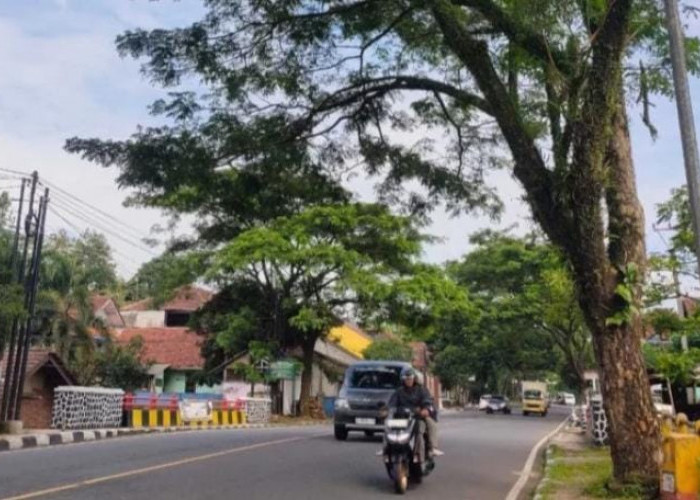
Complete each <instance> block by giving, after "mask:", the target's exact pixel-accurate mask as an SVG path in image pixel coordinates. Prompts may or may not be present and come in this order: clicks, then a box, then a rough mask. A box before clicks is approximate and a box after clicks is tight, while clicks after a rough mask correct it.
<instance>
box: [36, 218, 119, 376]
mask: <svg viewBox="0 0 700 500" xmlns="http://www.w3.org/2000/svg"><path fill="white" fill-rule="evenodd" d="M44 245H45V246H44V252H43V254H42V262H41V270H40V272H41V288H40V293H39V296H38V298H37V304H36V316H37V325H38V334H39V336H40V337H41V341H42V342H43V343H44V344H46V345H50V346H51V347H53V348H54V349H56V350H57V352H58V353H59V354H60V355H61V357H62V358H63V359H64V360H65V361H66V362H67V363H68V366H69V368H71V369H73V371H75V372H76V373H79V374H80V376H81V377H83V378H84V380H86V381H90V380H94V378H95V377H96V374H95V369H94V367H95V366H96V364H95V360H96V356H97V352H96V349H95V346H94V338H93V333H100V334H101V335H103V336H104V335H106V334H107V332H106V327H105V325H104V324H103V323H102V322H101V321H100V320H99V319H97V318H95V316H94V314H93V308H92V297H93V295H94V294H95V293H100V292H109V290H110V289H111V288H112V287H114V286H116V284H117V278H116V274H115V270H114V269H115V265H114V261H113V260H112V254H111V249H110V247H109V245H108V243H107V241H106V239H105V238H104V236H103V235H101V234H99V233H94V232H90V231H88V232H85V233H84V234H83V235H81V236H80V237H78V238H71V237H69V236H68V235H67V234H66V233H63V232H62V233H58V234H54V235H51V236H50V237H49V238H48V239H47V241H46V243H45V244H44ZM86 383H87V382H86Z"/></svg>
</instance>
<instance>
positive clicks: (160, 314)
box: [121, 285, 213, 328]
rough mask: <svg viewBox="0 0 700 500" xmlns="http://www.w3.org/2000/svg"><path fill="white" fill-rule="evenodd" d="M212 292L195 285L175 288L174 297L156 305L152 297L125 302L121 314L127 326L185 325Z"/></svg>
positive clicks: (161, 326) (208, 298)
mask: <svg viewBox="0 0 700 500" xmlns="http://www.w3.org/2000/svg"><path fill="white" fill-rule="evenodd" d="M212 296H213V293H212V292H210V291H209V290H205V289H204V288H201V287H198V286H196V285H186V286H183V287H180V288H178V289H177V290H176V292H175V295H174V297H173V298H172V299H171V300H169V301H168V302H166V303H164V304H163V305H161V306H159V307H156V306H155V303H154V301H153V299H151V298H147V299H143V300H140V301H138V302H132V303H130V304H125V305H124V306H123V307H122V308H121V314H122V316H123V318H124V321H125V323H126V326H127V327H129V328H164V327H183V326H186V325H187V324H188V323H189V321H190V318H191V317H192V314H193V313H194V312H196V311H197V310H199V309H200V308H201V307H203V306H204V305H205V304H206V303H207V302H209V300H211V298H212Z"/></svg>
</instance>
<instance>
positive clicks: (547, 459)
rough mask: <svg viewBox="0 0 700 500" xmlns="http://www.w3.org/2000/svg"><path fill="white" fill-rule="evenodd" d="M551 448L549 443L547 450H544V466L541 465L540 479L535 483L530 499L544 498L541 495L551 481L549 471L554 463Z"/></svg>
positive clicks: (538, 499)
mask: <svg viewBox="0 0 700 500" xmlns="http://www.w3.org/2000/svg"><path fill="white" fill-rule="evenodd" d="M552 450H553V448H552V445H551V444H549V445H548V446H547V451H546V452H545V455H544V467H543V472H542V479H541V480H540V482H539V484H538V485H537V488H535V493H534V495H533V497H532V500H542V499H543V498H544V496H543V493H542V492H543V491H544V489H545V488H546V487H547V485H548V484H549V482H550V481H551V479H550V472H551V469H552V464H553V463H554V458H553V451H552Z"/></svg>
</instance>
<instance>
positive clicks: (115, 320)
mask: <svg viewBox="0 0 700 500" xmlns="http://www.w3.org/2000/svg"><path fill="white" fill-rule="evenodd" d="M95 316H96V317H98V318H100V319H102V320H103V321H104V322H105V323H106V324H107V326H110V327H112V328H123V327H124V326H125V325H124V324H123V323H122V321H121V320H120V316H119V309H118V308H117V305H116V304H115V303H114V301H113V300H110V301H108V302H107V303H106V304H105V305H104V306H103V307H102V309H100V310H98V311H96V312H95Z"/></svg>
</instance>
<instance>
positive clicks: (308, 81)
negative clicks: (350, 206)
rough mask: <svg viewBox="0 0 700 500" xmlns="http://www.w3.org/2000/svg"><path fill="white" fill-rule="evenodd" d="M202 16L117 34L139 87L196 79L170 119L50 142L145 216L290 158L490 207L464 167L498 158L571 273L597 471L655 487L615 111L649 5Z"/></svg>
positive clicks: (222, 5)
mask: <svg viewBox="0 0 700 500" xmlns="http://www.w3.org/2000/svg"><path fill="white" fill-rule="evenodd" d="M205 5H206V7H207V8H208V12H207V14H206V16H205V18H204V19H202V20H201V21H198V22H196V23H194V24H192V25H191V26H189V27H185V28H176V29H171V30H163V29H156V30H153V31H143V30H136V31H132V32H128V33H126V34H124V35H123V36H121V37H120V38H119V39H118V47H119V50H120V52H121V53H122V54H125V55H133V56H136V57H145V58H147V61H146V64H145V66H144V71H145V73H146V74H147V75H148V77H149V78H150V79H151V80H152V81H154V82H156V83H158V84H161V85H163V86H165V87H170V88H173V87H176V86H177V85H178V84H179V83H180V82H181V81H183V82H184V81H186V82H187V84H190V83H191V82H192V80H193V78H197V79H199V81H200V82H201V83H202V84H203V85H205V86H206V87H208V88H207V91H206V93H204V94H203V95H202V96H197V95H195V94H194V93H191V92H186V91H174V92H173V93H172V95H171V97H170V98H169V99H166V100H163V101H159V102H158V103H156V104H155V105H154V106H153V108H152V109H153V111H154V112H155V113H158V114H161V115H167V116H168V117H170V118H171V119H172V120H173V122H174V124H173V125H172V126H163V127H158V128H144V129H141V130H140V131H139V132H137V134H136V135H135V136H134V137H133V138H131V139H130V140H127V141H122V142H112V141H100V140H79V139H76V140H71V141H69V143H68V149H69V150H71V151H76V152H81V153H83V154H84V156H85V157H87V158H90V159H93V160H96V161H98V162H101V163H103V164H105V165H118V166H119V167H120V168H121V169H122V173H121V176H120V183H121V184H122V185H125V186H135V187H137V189H138V190H139V195H138V196H137V201H143V202H146V203H150V202H151V201H152V200H153V195H155V197H156V198H157V199H159V200H163V199H165V200H167V199H168V197H169V196H170V195H172V194H180V195H183V197H181V198H180V199H181V200H185V202H188V201H189V200H191V199H196V198H197V197H199V196H202V195H203V193H202V192H201V191H199V190H198V188H194V189H191V188H189V187H188V185H187V183H188V182H189V181H193V182H194V183H195V186H200V185H202V183H201V182H200V181H199V179H207V180H211V182H212V183H211V185H210V186H209V187H208V189H207V190H208V191H211V192H221V190H222V189H223V190H225V189H226V187H225V183H223V184H219V183H218V181H217V176H216V172H217V171H218V170H217V169H218V168H220V166H221V165H224V164H227V163H230V164H233V165H236V166H238V167H239V166H240V165H241V164H248V163H250V162H253V163H255V162H259V161H268V160H269V159H274V160H275V161H276V162H277V165H283V164H285V163H286V164H295V163H297V162H295V161H294V160H295V159H298V157H299V155H300V154H302V152H303V154H309V155H311V157H312V158H313V159H316V160H317V161H322V162H323V165H324V166H326V167H327V168H329V169H331V168H333V169H335V170H336V172H337V171H338V170H343V169H348V168H351V167H352V166H354V165H355V163H356V160H357V159H358V158H360V159H361V160H362V164H363V165H364V166H365V167H366V169H367V171H368V172H369V173H370V174H373V175H377V176H382V177H381V183H382V187H383V190H382V194H384V195H387V196H389V197H391V195H394V194H397V188H398V187H400V186H401V185H402V183H403V181H406V180H411V179H417V180H419V181H420V182H422V184H423V186H424V188H425V189H423V190H420V191H417V192H415V193H412V195H411V196H409V197H408V201H409V202H411V207H412V208H413V209H420V208H425V207H429V206H431V205H433V204H434V203H436V202H446V203H447V204H448V206H449V207H450V208H453V209H457V210H459V209H465V208H474V207H477V206H478V207H483V206H487V207H489V208H495V207H497V203H495V202H494V201H493V196H492V194H493V193H492V191H491V190H490V189H488V188H487V187H486V186H485V185H484V183H483V180H484V175H483V170H484V167H485V166H488V165H507V166H508V168H510V169H511V172H512V173H513V175H514V176H515V177H516V178H517V179H518V180H519V181H520V183H521V185H522V186H523V188H524V190H525V192H526V199H527V202H528V203H529V205H530V207H531V209H532V213H533V215H534V217H535V219H536V220H537V222H538V223H539V224H540V225H541V227H542V229H543V230H544V231H545V233H546V234H547V236H548V237H549V238H550V240H551V241H552V242H553V243H554V244H555V245H557V246H558V247H560V248H561V249H562V251H563V253H564V255H565V256H566V258H567V260H568V261H569V262H570V263H571V266H572V268H573V271H574V280H575V283H576V285H577V287H578V298H579V302H580V305H581V309H582V311H583V314H584V317H585V320H586V323H587V325H588V327H589V329H590V330H591V332H592V334H593V344H594V348H595V353H596V358H597V361H598V364H599V366H600V368H601V380H602V391H603V397H604V400H605V407H606V411H607V414H608V419H609V422H610V437H611V445H612V446H611V448H612V457H613V462H614V474H615V476H616V477H617V478H618V479H620V480H628V479H630V480H631V479H634V478H637V477H643V478H645V479H649V478H652V477H653V478H654V479H655V478H656V474H657V464H656V462H655V458H654V457H655V456H656V450H657V444H658V437H659V433H658V424H657V422H656V419H655V415H654V411H653V406H652V402H651V396H650V394H649V390H648V387H647V381H646V377H645V371H644V365H643V360H642V356H641V352H640V348H639V338H640V335H641V322H640V319H639V317H638V315H637V314H636V303H637V302H638V301H639V296H640V294H641V292H640V283H639V278H640V276H643V271H644V267H645V249H644V224H643V214H642V209H641V205H640V203H639V201H638V197H637V193H636V186H635V174H634V165H633V162H632V155H631V144H630V136H629V130H628V126H627V109H626V106H625V104H626V102H625V99H626V93H629V92H630V87H631V90H632V91H635V92H636V91H639V94H640V97H641V101H642V102H643V103H644V104H645V110H648V98H649V94H650V93H652V92H656V91H661V92H666V93H670V92H671V91H670V89H671V85H670V84H669V82H668V74H669V73H668V68H667V65H668V57H667V52H668V50H667V47H666V42H665V37H664V36H663V17H664V16H663V8H662V7H663V6H662V2H661V1H660V0H532V1H528V2H519V1H514V0H321V1H319V0H298V1H270V0H207V1H205ZM689 47H691V48H693V47H696V45H695V44H689ZM691 55H692V56H693V57H691V58H690V67H691V69H692V70H697V67H698V64H697V63H698V59H697V57H696V55H697V54H696V53H693V54H691ZM640 59H642V60H641V61H640ZM647 115H648V114H647V113H646V112H645V113H644V119H645V121H648V120H647V118H648V116H647ZM431 127H434V128H435V129H436V132H435V133H432V134H431V132H430V130H428V129H429V128H431ZM442 131H449V132H451V137H452V140H451V141H449V142H446V140H445V137H446V135H447V134H444V133H442ZM500 145H505V146H506V147H507V148H508V150H509V151H510V155H509V158H506V157H505V155H503V154H502V150H501V149H500V148H499V147H498V146H500ZM285 157H288V158H286V159H285ZM207 196H208V195H207ZM397 199H404V200H405V199H406V198H397ZM185 204H186V203H185Z"/></svg>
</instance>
